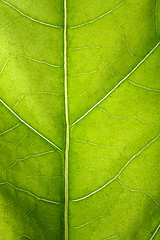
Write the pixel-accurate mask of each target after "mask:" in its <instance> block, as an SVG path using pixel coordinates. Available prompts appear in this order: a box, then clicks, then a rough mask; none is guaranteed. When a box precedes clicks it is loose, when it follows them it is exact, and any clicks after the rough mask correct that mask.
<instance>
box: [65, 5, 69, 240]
mask: <svg viewBox="0 0 160 240" xmlns="http://www.w3.org/2000/svg"><path fill="white" fill-rule="evenodd" d="M64 89H65V118H66V146H65V208H64V224H65V240H68V154H69V115H68V90H67V0H64Z"/></svg>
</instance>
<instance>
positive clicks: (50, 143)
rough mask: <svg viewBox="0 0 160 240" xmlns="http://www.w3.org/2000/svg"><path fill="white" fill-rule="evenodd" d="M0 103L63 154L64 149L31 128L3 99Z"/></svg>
mask: <svg viewBox="0 0 160 240" xmlns="http://www.w3.org/2000/svg"><path fill="white" fill-rule="evenodd" d="M0 102H1V103H2V104H3V105H4V106H5V107H6V108H7V109H8V110H9V111H10V112H11V113H12V114H13V115H14V116H16V117H17V118H18V119H19V120H20V121H21V122H22V123H24V124H25V125H26V126H27V127H29V128H30V129H31V130H32V131H34V132H35V133H37V134H38V135H39V136H40V137H42V138H43V139H45V140H46V141H47V142H49V143H50V144H51V145H52V146H54V147H55V148H56V149H57V150H59V151H60V152H62V149H60V148H59V147H58V146H57V145H55V144H54V143H53V142H51V141H50V140H49V139H48V138H46V137H45V136H43V135H42V134H41V133H39V132H38V131H37V130H36V129H34V128H33V127H31V126H30V125H29V124H28V123H27V122H25V121H24V120H23V119H22V118H21V117H19V116H18V115H17V114H16V113H15V112H14V111H13V110H12V109H11V108H10V107H9V106H8V105H7V104H6V103H5V102H3V101H2V99H0Z"/></svg>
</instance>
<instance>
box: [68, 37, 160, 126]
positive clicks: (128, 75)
mask: <svg viewBox="0 0 160 240" xmlns="http://www.w3.org/2000/svg"><path fill="white" fill-rule="evenodd" d="M159 45H160V42H158V43H157V44H156V45H155V47H154V48H153V49H152V50H151V51H150V52H149V53H148V54H147V55H146V56H145V57H144V58H143V59H142V60H141V61H140V62H139V63H138V64H137V65H136V66H135V67H134V68H133V69H132V71H131V72H129V73H128V74H127V75H126V76H125V77H124V78H123V79H122V80H121V81H120V82H119V83H117V85H115V86H114V88H113V89H112V90H111V91H110V92H108V93H107V94H106V95H105V96H104V97H103V98H102V99H101V100H99V101H98V102H97V103H96V104H95V105H94V106H93V107H91V108H90V109H89V110H88V111H87V112H86V113H85V114H84V115H83V116H81V117H80V118H79V119H78V120H76V121H75V122H74V123H72V125H71V126H73V125H75V124H76V123H78V122H79V121H80V120H82V119H83V118H84V117H85V116H87V115H88V114H89V113H90V112H91V111H92V110H93V109H94V108H95V107H97V106H98V105H99V104H100V103H101V102H103V101H104V100H105V99H106V98H107V97H108V96H109V95H110V94H111V93H112V92H114V91H115V90H116V89H117V88H118V87H119V86H120V85H121V84H122V83H123V82H124V81H125V80H126V79H128V78H129V77H130V75H132V73H134V72H135V71H136V70H137V68H139V66H140V65H141V64H142V63H143V62H144V61H145V60H146V59H147V58H148V57H149V56H150V55H151V54H152V53H153V52H154V50H155V49H156V48H157V47H158V46H159Z"/></svg>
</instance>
